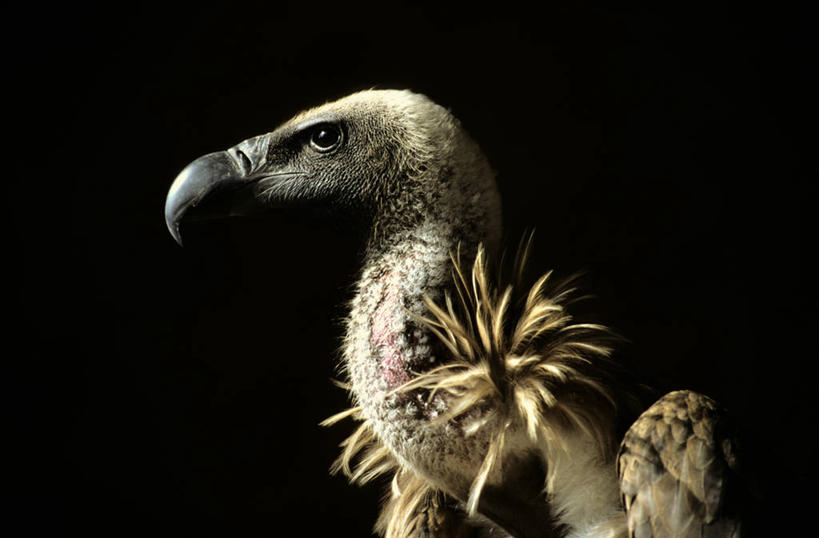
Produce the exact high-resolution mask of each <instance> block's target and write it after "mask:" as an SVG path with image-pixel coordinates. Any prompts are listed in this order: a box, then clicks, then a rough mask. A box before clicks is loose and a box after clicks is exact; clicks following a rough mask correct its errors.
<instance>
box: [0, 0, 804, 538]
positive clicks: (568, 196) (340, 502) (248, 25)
mask: <svg viewBox="0 0 819 538" xmlns="http://www.w3.org/2000/svg"><path fill="white" fill-rule="evenodd" d="M5 19H6V20H5V21H4V26H5V27H6V30H5V31H4V38H3V40H4V43H3V49H4V52H5V55H6V57H7V59H6V61H5V62H4V77H5V78H6V82H4V86H5V89H4V93H5V94H6V95H5V97H4V101H5V103H4V109H5V110H6V116H7V121H6V135H7V137H8V139H9V142H8V143H7V144H6V149H7V151H8V153H7V155H6V156H5V157H4V166H5V167H6V169H7V170H10V174H9V173H8V172H7V174H6V175H5V178H6V179H5V181H3V186H4V191H5V194H4V198H3V201H4V204H5V212H4V214H5V215H6V216H7V217H9V222H8V224H7V226H6V230H7V233H6V234H5V237H6V241H5V243H6V246H5V248H4V249H3V257H4V261H3V265H4V267H5V268H6V269H8V270H9V271H10V274H9V276H8V277H7V278H5V284H6V286H4V291H3V293H4V299H3V300H4V304H5V305H7V308H6V311H7V313H9V314H11V318H12V319H11V322H6V323H5V325H4V332H5V333H6V337H5V338H4V346H3V364H4V370H7V371H6V372H5V373H4V374H3V384H4V385H6V387H5V389H4V390H3V396H4V399H5V400H7V401H6V402H5V404H4V406H5V412H4V415H5V416H6V417H7V418H8V420H10V425H9V427H8V428H4V429H5V430H6V431H7V432H8V436H7V437H6V436H4V437H6V440H5V442H4V444H5V445H7V446H10V447H11V448H13V449H14V451H13V456H11V457H9V458H7V459H6V472H4V475H5V477H4V479H3V482H4V487H5V488H6V489H7V494H8V498H9V501H7V502H6V503H4V508H5V509H6V510H9V513H10V515H11V517H10V518H4V519H5V520H6V523H4V526H12V527H14V528H15V530H14V532H13V533H12V534H8V535H9V536H11V535H14V536H46V535H47V536H62V535H69V534H72V535H73V534H75V533H77V532H81V533H82V535H84V536H275V535H279V534H290V533H296V534H299V535H306V536H310V535H321V534H322V533H324V532H332V533H333V535H337V536H362V535H367V533H368V532H369V529H370V526H371V524H372V523H373V521H374V519H375V514H376V512H377V504H378V499H379V497H380V495H381V492H380V488H378V487H372V486H371V487H369V488H363V489H362V488H357V487H353V486H348V485H347V484H346V483H345V481H344V479H342V478H340V477H330V476H329V475H328V473H327V469H328V467H329V465H330V463H331V461H332V459H333V458H334V457H335V455H336V453H337V448H336V445H337V444H338V442H340V441H341V440H342V439H343V438H344V437H345V435H346V434H347V433H349V432H350V431H351V425H350V424H343V425H338V426H335V427H333V428H330V429H324V428H320V427H319V426H318V425H317V424H318V422H319V421H320V420H322V419H323V418H325V417H327V416H329V415H331V414H333V413H335V412H337V411H339V410H341V409H342V408H343V407H344V406H345V405H346V404H347V400H346V396H345V394H344V393H343V391H341V390H340V389H338V388H336V387H334V386H333V385H332V384H331V383H330V379H331V378H333V377H338V375H337V373H336V365H337V361H338V356H337V353H336V349H337V346H338V343H339V338H340V335H341V329H340V320H341V319H342V318H343V316H344V306H343V303H344V302H345V301H346V300H348V299H349V298H350V292H349V290H350V285H351V284H352V282H353V279H354V276H355V272H356V270H357V267H358V266H357V263H358V258H357V256H358V248H359V246H360V245H359V242H358V240H357V239H356V237H354V235H353V234H352V233H351V232H350V231H348V230H346V229H344V227H342V226H328V225H327V224H326V223H320V222H314V221H313V220H312V219H311V218H308V217H306V216H304V215H299V214H290V213H284V214H281V215H277V216H274V217H271V218H268V219H251V220H245V221H235V222H233V221H231V222H221V223H210V224H207V225H206V224H201V225H198V226H194V225H191V226H190V227H189V229H188V230H186V232H187V245H186V248H184V249H181V248H179V247H178V246H177V245H176V244H175V243H174V242H173V241H172V239H171V237H170V235H169V234H168V233H167V231H166V229H165V224H164V222H163V214H162V210H163V203H164V197H165V193H166V191H167V188H168V187H169V185H170V183H171V181H172V180H173V178H174V176H175V175H176V174H177V173H178V172H179V170H181V169H182V168H183V167H184V166H185V164H187V163H188V162H189V161H191V160H193V159H194V158H195V157H197V156H199V155H202V154H204V153H208V152H211V151H215V150H219V149H224V148H226V147H229V146H231V145H233V144H235V143H236V142H238V141H240V140H242V139H244V138H247V137H250V136H253V135H256V134H260V133H263V132H266V131H269V130H272V129H273V128H274V127H275V126H276V125H277V124H279V123H280V122H282V121H284V120H286V119H287V118H288V117H289V116H290V115H292V114H293V113H295V112H296V111H298V110H300V109H302V108H305V107H307V106H313V105H316V104H320V103H322V102H324V101H327V100H331V99H335V98H338V97H341V96H343V95H345V94H347V93H350V92H352V91H355V90H359V89H365V88H369V87H380V88H393V87H394V88H411V89H413V90H416V91H420V92H423V93H426V94H427V95H429V96H430V97H431V98H433V99H434V100H436V101H438V102H439V103H441V104H443V105H445V106H447V107H449V108H451V109H452V110H453V112H454V113H455V114H456V116H458V117H459V118H460V119H461V120H462V122H463V123H464V125H465V126H466V127H467V129H468V130H469V131H470V132H471V133H472V134H473V135H474V137H475V138H476V139H477V140H478V141H479V142H480V143H481V145H482V147H483V148H484V149H485V151H486V152H487V154H488V155H489V157H490V160H491V162H492V163H493V166H494V167H495V168H496V170H497V171H498V182H499V185H500V189H501V192H502V195H503V198H504V210H505V219H506V234H507V236H508V237H509V241H510V244H511V245H514V244H516V243H517V239H518V238H519V237H520V234H521V233H522V232H523V231H524V230H526V229H528V228H535V229H536V231H537V233H536V243H535V254H536V255H535V260H534V262H535V263H536V264H537V266H538V267H540V268H542V270H546V269H549V268H555V269H557V270H558V272H559V273H561V274H564V275H566V274H569V273H573V272H575V271H577V270H585V271H586V278H585V284H586V289H587V290H588V291H590V292H592V293H594V294H595V295H596V298H595V299H594V301H593V302H592V303H591V306H589V307H587V309H588V310H589V311H588V312H587V313H586V314H587V315H588V317H590V318H592V319H594V320H597V321H601V322H605V323H606V324H608V325H610V326H612V327H613V328H614V329H616V330H617V331H618V332H619V333H621V334H623V335H624V336H626V337H627V338H628V339H629V343H627V344H625V345H624V346H623V348H622V349H621V353H620V358H621V360H623V361H624V362H625V363H627V364H628V365H629V366H632V367H634V368H635V369H637V370H638V371H639V372H640V373H641V374H643V375H645V376H646V377H647V378H651V379H653V380H655V382H656V384H657V385H658V386H659V387H662V388H683V387H686V388H693V389H697V390H701V391H704V392H707V393H709V394H711V395H712V396H714V397H716V398H718V399H719V400H720V401H721V402H722V403H723V404H724V405H725V406H727V407H728V408H729V409H730V410H731V411H733V413H734V414H735V415H736V416H737V417H738V419H739V421H740V423H741V424H742V426H743V427H744V429H745V432H746V433H745V435H746V446H747V449H748V453H749V456H748V457H749V462H750V466H751V467H752V468H755V469H756V471H757V475H758V484H759V486H758V487H759V492H760V495H761V496H762V498H763V499H764V501H765V502H766V503H767V504H766V506H767V508H766V510H765V513H766V514H768V515H770V516H771V522H772V523H771V524H772V528H778V529H779V531H778V532H777V533H776V534H778V535H783V534H787V532H785V531H784V530H782V528H783V527H784V529H786V530H788V531H790V532H792V533H797V534H798V531H799V530H800V529H801V528H802V525H803V522H807V521H808V519H810V520H812V519H813V518H812V517H811V516H812V514H810V513H809V512H807V509H808V506H809V501H812V500H813V499H812V498H810V497H812V495H811V494H807V493H800V489H799V488H802V487H811V486H812V485H813V481H812V478H813V477H812V474H813V473H811V472H810V467H811V466H812V465H811V464H810V463H808V461H809V459H810V458H813V457H814V456H815V449H814V447H815V442H814V441H813V440H812V436H813V434H814V429H815V424H816V412H815V405H814V404H813V401H814V394H813V393H812V390H813V387H814V383H813V380H812V377H813V370H812V369H811V367H813V365H814V364H815V363H816V345H815V343H814V340H815V330H816V329H815V327H816V324H815V321H816V315H815V312H814V311H813V304H814V302H813V299H812V292H813V286H812V284H813V282H812V281H813V280H814V271H813V268H812V267H811V266H809V265H808V261H807V260H808V258H809V256H811V255H812V254H813V252H812V251H813V250H814V248H815V245H816V240H815V235H814V233H813V231H812V229H811V225H812V224H813V223H812V221H813V214H812V210H813V205H814V200H815V194H816V191H815V188H814V183H815V181H816V179H817V165H816V147H817V146H816V143H817V136H816V114H815V113H816V104H815V96H816V92H817V87H816V85H815V84H814V80H813V77H814V76H815V75H816V65H817V63H816V61H817V40H816V37H815V24H814V22H815V20H816V19H815V17H813V15H812V14H811V13H808V12H807V11H806V10H803V9H796V8H789V7H782V6H780V5H778V4H777V6H776V7H774V5H773V4H771V5H770V6H760V7H756V8H749V7H747V6H745V7H743V8H742V9H736V10H734V9H729V8H715V7H713V6H707V7H705V6H703V7H697V6H694V5H693V4H689V3H685V4H684V6H683V7H679V8H674V9H672V8H639V9H638V8H630V9H613V8H595V7H591V6H588V5H584V4H580V3H573V4H571V7H558V6H555V5H551V6H550V7H545V8H544V7H542V8H540V10H538V11H532V10H530V8H524V7H516V6H513V5H511V4H508V3H503V4H502V5H497V6H490V7H487V8H481V9H479V8H477V7H474V6H471V5H460V6H456V5H449V4H444V3H428V4H419V3H401V2H397V3H395V2H393V3H370V4H361V5H356V6H351V5H348V4H347V3H342V2H337V3H328V2H322V3H315V2H303V3H294V4H283V3H276V2H258V3H225V4H224V5H221V6H218V7H211V6H207V5H205V4H204V3H201V4H193V3H191V4H170V3H167V4H162V3H157V4H143V3H137V4H128V5H127V6H125V7H123V6H117V7H116V8H114V7H103V6H96V5H89V4H83V3H70V5H63V6H62V7H57V6H45V5H40V4H38V5H34V4H32V5H29V6H25V5H24V6H19V5H18V6H16V7H14V8H8V10H7V12H6V17H5ZM805 524H806V523H805ZM291 526H293V527H292V528H295V529H298V531H297V532H295V531H287V532H282V531H281V529H283V528H289V527H291ZM4 534H5V533H4Z"/></svg>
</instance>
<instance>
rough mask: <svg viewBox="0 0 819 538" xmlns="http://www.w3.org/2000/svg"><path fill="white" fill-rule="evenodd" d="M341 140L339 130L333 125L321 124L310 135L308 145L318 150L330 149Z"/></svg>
mask: <svg viewBox="0 0 819 538" xmlns="http://www.w3.org/2000/svg"><path fill="white" fill-rule="evenodd" d="M340 142H341V132H340V131H339V130H338V128H337V127H336V126H334V125H322V126H320V127H318V128H316V129H315V130H313V132H312V134H311V135H310V145H312V146H313V148H315V149H317V150H318V151H330V150H331V149H334V148H335V147H336V146H338V145H339V143H340Z"/></svg>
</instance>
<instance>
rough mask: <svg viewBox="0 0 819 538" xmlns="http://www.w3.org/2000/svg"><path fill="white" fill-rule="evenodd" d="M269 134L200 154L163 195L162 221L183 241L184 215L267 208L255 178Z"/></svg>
mask: <svg viewBox="0 0 819 538" xmlns="http://www.w3.org/2000/svg"><path fill="white" fill-rule="evenodd" d="M269 143H270V135H269V134H268V135H262V136H257V137H255V138H251V139H248V140H245V141H244V142H241V143H239V144H237V145H236V146H234V147H232V148H230V149H228V150H226V151H218V152H216V153H209V154H207V155H204V156H202V157H199V158H198V159H196V160H195V161H193V162H192V163H190V164H189V165H188V166H186V167H185V169H184V170H182V171H181V172H180V173H179V175H178V176H176V179H175V180H174V182H173V184H172V185H171V188H170V190H169V191H168V196H167V198H166V199H165V223H166V224H167V226H168V230H169V231H170V232H171V235H172V236H173V238H174V239H175V240H176V242H177V243H179V244H180V245H182V233H181V230H180V227H181V224H182V220H183V218H186V217H188V218H190V219H191V220H193V219H195V218H199V219H208V218H219V217H228V216H234V215H249V214H256V213H259V212H261V211H264V210H265V209H266V204H264V203H263V201H262V200H261V197H260V196H259V194H260V192H259V191H260V189H259V186H258V182H259V180H261V179H265V178H266V177H269V175H267V174H265V173H263V172H262V171H263V170H264V169H265V164H266V160H267V149H268V146H269Z"/></svg>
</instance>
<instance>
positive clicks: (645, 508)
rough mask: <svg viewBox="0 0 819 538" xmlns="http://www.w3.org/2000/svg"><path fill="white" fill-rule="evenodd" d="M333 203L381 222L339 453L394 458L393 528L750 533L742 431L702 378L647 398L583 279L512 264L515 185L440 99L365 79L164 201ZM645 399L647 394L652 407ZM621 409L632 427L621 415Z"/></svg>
mask: <svg viewBox="0 0 819 538" xmlns="http://www.w3.org/2000/svg"><path fill="white" fill-rule="evenodd" d="M284 207H321V208H324V209H326V210H328V211H330V212H332V213H337V214H338V215H340V216H341V215H344V216H345V217H352V218H355V219H357V220H359V221H360V222H361V223H362V224H363V229H364V230H366V233H365V237H364V238H363V239H364V240H365V241H366V247H365V249H364V255H363V263H362V269H361V272H360V274H359V277H358V281H357V283H356V285H355V293H354V296H353V298H352V300H351V303H350V311H349V315H348V317H347V319H346V331H345V336H344V340H343V344H342V350H341V351H342V357H343V371H344V373H345V375H346V378H347V379H346V380H344V381H343V383H342V385H343V386H344V387H345V388H347V389H348V390H349V391H350V395H351V399H352V402H353V405H352V407H351V408H350V409H348V410H346V411H343V412H341V413H338V414H336V415H334V416H333V417H331V418H330V419H328V420H327V421H325V422H324V424H325V425H331V424H335V423H337V422H339V421H341V420H343V419H347V418H350V419H353V420H354V421H356V422H358V426H357V429H356V430H355V431H354V433H353V434H352V435H351V436H350V437H349V438H348V439H347V440H346V441H345V442H344V443H343V444H342V453H341V455H340V457H339V458H338V460H337V461H336V462H335V463H334V465H333V468H332V469H331V470H332V471H333V472H341V473H344V474H345V475H346V476H348V477H349V479H350V480H351V481H352V482H354V483H358V484H364V483H367V482H369V481H371V480H373V479H374V478H376V477H383V476H387V477H390V479H391V481H390V484H391V485H390V488H389V491H388V492H387V496H386V499H385V501H384V504H383V507H382V511H381V515H380V517H379V519H378V521H377V522H376V523H375V530H376V531H377V532H378V533H379V534H381V535H383V536H386V537H388V538H399V537H421V536H436V537H461V536H515V537H527V538H528V537H550V536H574V537H580V536H587V537H597V536H600V537H602V536H635V537H650V536H656V537H660V536H740V534H741V532H742V521H741V518H740V511H741V506H740V503H739V500H738V499H739V498H740V495H739V494H738V493H737V492H738V490H739V487H740V486H735V485H733V484H736V483H737V480H738V479H737V478H736V469H737V466H738V463H737V456H736V451H735V448H734V440H733V438H732V436H731V433H730V430H729V429H728V428H726V427H725V426H724V424H725V420H724V416H723V413H722V411H720V409H719V407H718V406H717V405H716V403H715V402H713V401H712V400H711V399H710V398H708V397H707V396H704V395H701V394H698V393H695V392H691V391H677V392H672V393H670V394H667V395H665V396H663V397H662V398H660V399H658V400H657V401H656V402H654V403H653V404H652V405H650V406H648V405H647V404H648V403H651V402H646V403H644V402H643V400H642V397H643V396H644V391H641V389H640V388H639V387H638V386H637V385H636V384H634V383H632V382H631V381H630V377H629V376H628V374H627V372H625V370H624V369H623V368H622V367H621V366H620V365H618V364H617V361H616V360H615V359H614V358H613V350H614V347H615V346H616V342H617V338H616V336H615V335H614V334H612V332H611V331H609V330H608V329H607V328H605V327H603V326H600V325H596V324H587V323H581V322H577V321H575V320H574V318H573V317H572V315H571V313H570V308H571V305H572V302H573V301H574V300H575V299H576V296H577V292H576V289H575V288H576V285H575V283H574V282H573V281H572V280H571V279H569V280H564V281H557V279H556V278H555V277H554V276H553V275H552V274H551V273H549V272H544V273H543V276H541V277H540V278H538V279H536V280H535V281H534V282H533V283H531V284H527V283H526V282H525V278H524V273H526V272H527V271H529V270H531V268H530V267H528V265H529V264H528V262H527V260H528V253H529V252H530V249H531V248H532V247H531V237H528V238H526V239H525V240H524V241H523V242H522V246H521V247H519V248H518V250H517V252H518V254H517V258H516V261H515V263H514V267H513V271H512V273H511V274H512V278H511V279H510V280H504V279H503V278H502V276H501V274H500V271H499V270H498V269H499V267H500V266H501V264H500V263H499V260H500V259H501V258H502V253H503V252H504V251H507V250H512V249H509V248H507V247H505V246H504V245H503V244H502V242H501V237H502V234H501V231H502V219H501V200H500V196H499V194H498V191H497V187H496V183H495V178H494V173H493V171H492V168H491V166H490V165H489V163H488V161H487V159H486V157H485V155H484V154H483V152H482V151H481V150H480V148H479V146H478V144H477V143H476V142H475V141H474V140H473V139H472V138H471V137H470V136H469V135H468V134H467V133H466V131H465V130H464V129H463V127H462V126H461V125H460V123H459V122H458V120H457V119H456V118H455V117H454V116H453V115H452V114H451V112H449V111H448V110H446V109H445V108H443V107H441V106H439V105H437V104H435V103H433V102H432V101H431V100H430V99H428V98H427V97H425V96H423V95H420V94H417V93H413V92H410V91H399V90H369V91H363V92H358V93H355V94H352V95H349V96H347V97H345V98H342V99H339V100H337V101H334V102H330V103H327V104H324V105H322V106H319V107H316V108H313V109H310V110H307V111H305V112H302V113H300V114H298V115H296V116H295V117H294V118H293V119H291V120H289V121H288V122H286V123H284V124H283V125H281V126H280V127H279V128H277V129H276V130H274V131H273V132H271V133H267V134H263V135H260V136H257V137H254V138H251V139H249V140H246V141H244V142H241V143H239V144H238V145H236V146H234V147H233V148H230V149H228V150H226V151H221V152H216V153H211V154H209V155H206V156H204V157H200V158H199V159H197V160H195V161H194V162H192V163H191V164H190V165H188V167H187V168H186V169H185V170H183V172H181V173H180V174H179V176H178V177H177V179H176V180H175V181H174V183H173V185H172V187H171V189H170V191H169V193H168V197H167V201H166V206H165V218H166V222H167V224H168V228H169V230H170V232H171V234H172V235H173V236H174V238H175V239H176V240H177V241H178V242H180V243H181V239H182V233H181V232H182V224H183V222H184V220H185V219H187V218H188V217H189V216H190V215H193V214H196V213H201V214H205V213H209V214H213V213H216V212H221V213H222V214H225V215H241V214H248V213H257V212H260V211H262V212H263V211H275V210H276V209H277V208H284ZM646 407H647V409H646ZM624 423H625V424H626V427H625V428H623V427H622V425H623V424H624Z"/></svg>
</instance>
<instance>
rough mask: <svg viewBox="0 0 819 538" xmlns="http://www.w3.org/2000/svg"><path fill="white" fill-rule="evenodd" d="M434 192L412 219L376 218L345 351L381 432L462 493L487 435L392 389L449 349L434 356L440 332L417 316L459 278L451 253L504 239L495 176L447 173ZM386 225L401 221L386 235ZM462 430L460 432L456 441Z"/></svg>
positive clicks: (427, 473)
mask: <svg viewBox="0 0 819 538" xmlns="http://www.w3.org/2000/svg"><path fill="white" fill-rule="evenodd" d="M476 183H477V185H476V186H473V185H475V184H476ZM436 200H437V203H436V204H435V205H433V206H430V205H427V206H426V207H424V208H423V209H424V210H423V212H422V213H420V214H419V218H417V219H415V221H416V223H415V224H414V225H412V226H410V227H408V228H407V227H397V226H391V225H390V222H389V219H390V215H389V214H384V215H381V216H379V217H378V218H377V220H378V222H377V224H378V225H377V226H375V230H376V232H374V236H373V237H372V238H371V240H370V243H369V246H368V248H367V252H366V254H365V260H364V266H363V271H362V274H361V277H360V279H359V281H358V284H357V289H356V295H355V297H354V299H353V301H352V304H351V307H352V308H351V312H350V316H349V318H348V324H347V334H346V340H345V343H344V350H343V351H344V361H345V366H346V369H347V371H348V373H349V376H350V381H351V385H352V391H353V394H354V397H355V399H356V401H357V403H358V404H359V405H360V406H361V407H362V410H363V413H364V415H365V416H366V417H367V418H368V419H369V420H370V421H371V422H372V424H373V426H374V427H375V430H376V433H377V435H378V436H379V438H380V439H381V441H382V442H384V443H385V444H386V445H387V446H388V447H389V448H390V449H392V452H393V453H394V454H395V455H396V457H397V458H399V460H401V461H402V463H404V464H405V465H407V466H408V467H409V468H412V469H413V470H415V471H416V472H417V473H419V474H420V475H422V476H424V477H426V478H428V479H429V480H430V481H431V482H433V483H435V484H436V485H439V486H440V487H441V489H444V490H448V491H450V492H451V493H453V494H455V493H456V492H452V491H451V490H452V489H453V485H455V489H458V490H459V492H457V493H462V492H466V491H467V490H468V487H469V483H470V482H471V480H472V477H470V476H468V474H469V473H468V472H467V473H464V469H467V470H472V469H477V468H478V466H479V465H480V460H481V457H482V455H483V454H484V453H485V445H486V440H484V439H480V438H479V437H480V436H473V437H472V438H470V439H463V438H462V436H461V435H460V433H458V432H454V431H452V426H449V425H446V426H436V427H432V426H431V425H430V423H429V418H430V417H432V416H435V414H437V413H438V412H440V409H434V408H432V407H434V405H433V406H430V405H428V404H427V402H426V400H425V399H424V398H422V397H421V395H420V394H415V393H395V392H393V391H394V389H396V388H398V387H400V386H401V385H402V384H403V383H405V382H407V381H409V380H410V379H411V378H412V377H413V376H414V373H417V372H423V371H426V370H429V369H430V368H431V367H433V366H435V365H437V364H438V363H439V361H440V360H441V359H442V357H436V356H435V352H434V348H435V346H434V343H435V342H434V339H435V338H436V337H435V336H434V335H433V334H432V333H430V332H429V331H427V330H426V329H424V328H422V326H421V325H420V324H419V322H418V320H417V319H416V318H415V317H413V316H414V315H415V316H419V315H426V307H425V306H424V302H423V299H424V296H425V295H426V296H429V297H431V298H432V299H435V300H438V299H440V298H441V296H442V294H443V290H444V288H445V287H447V286H448V285H449V283H450V282H451V269H452V263H451V259H450V255H451V254H455V253H456V252H457V251H458V250H459V249H460V253H461V257H462V259H463V260H464V261H465V262H467V265H468V264H471V260H472V259H473V258H474V255H475V252H476V250H477V247H478V244H479V243H483V244H484V245H485V246H486V248H487V249H488V250H489V251H490V252H491V251H492V250H494V249H496V248H497V247H498V244H499V242H500V229H501V224H500V200H499V197H498V194H497V191H496V190H495V185H494V180H493V179H492V178H491V176H490V177H487V179H486V181H485V182H484V183H483V184H482V185H481V184H480V183H479V182H475V181H471V182H469V183H467V184H466V186H464V184H461V183H459V181H458V178H449V179H448V180H447V181H446V182H445V184H444V192H443V193H442V194H441V196H438V197H436ZM476 223H478V224H476ZM385 229H386V230H393V231H392V232H391V233H389V234H386V235H384V234H383V233H382V234H381V235H378V234H379V232H378V231H379V230H385ZM439 405H440V402H439ZM456 440H460V441H462V442H459V443H457V444H458V446H454V443H453V441H456ZM456 442H457V441H456ZM467 460H468V461H467ZM473 476H474V475H473ZM456 496H458V497H461V495H456Z"/></svg>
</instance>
